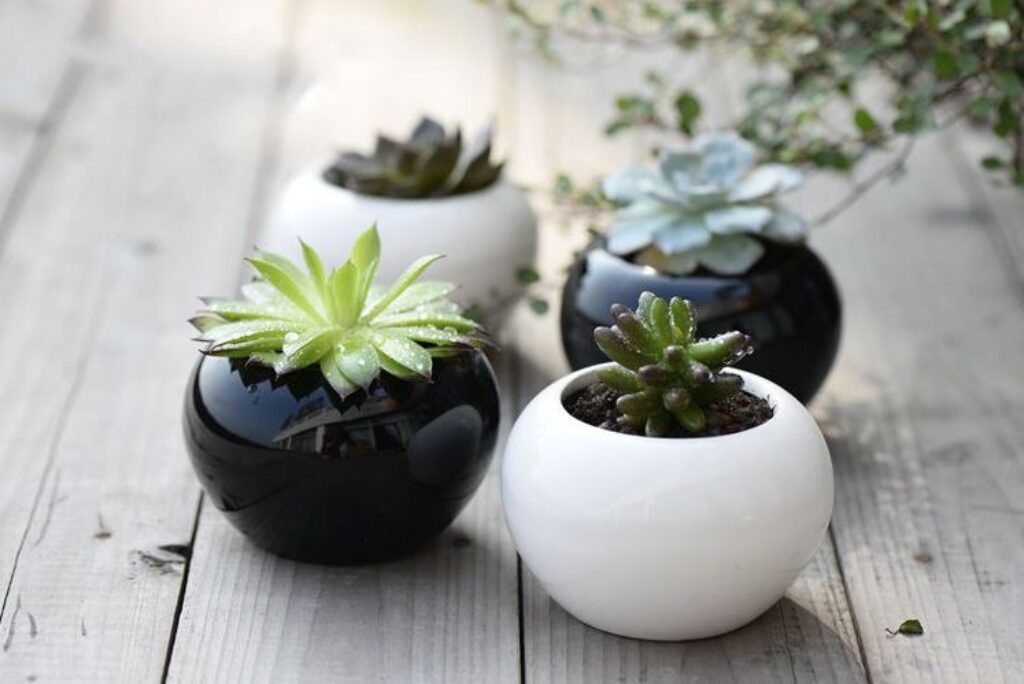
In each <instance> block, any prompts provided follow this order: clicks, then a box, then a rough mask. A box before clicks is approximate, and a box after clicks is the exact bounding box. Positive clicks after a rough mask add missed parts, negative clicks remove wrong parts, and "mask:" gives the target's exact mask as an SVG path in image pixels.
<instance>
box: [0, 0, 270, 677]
mask: <svg viewBox="0 0 1024 684" xmlns="http://www.w3.org/2000/svg"><path fill="white" fill-rule="evenodd" d="M281 15H282V3H261V4H259V5H253V4H251V3H247V2H242V1H236V2H225V3H219V5H218V9H217V21H211V20H210V16H209V11H208V6H207V4H206V3H202V2H178V3H173V4H169V3H162V2H155V1H153V2H144V1H136V0H132V1H131V2H128V1H124V2H116V3H110V4H109V6H108V7H107V8H106V11H105V13H104V16H103V17H102V20H101V21H97V22H96V24H95V25H94V26H93V29H92V30H93V32H92V33H90V35H88V36H87V37H86V38H87V40H88V41H89V42H90V43H91V44H92V45H93V46H94V48H95V49H96V50H97V51H102V52H105V53H106V55H107V56H108V57H110V59H106V60H99V61H97V62H96V63H94V64H92V65H90V66H89V67H87V68H86V70H85V72H84V73H83V75H82V82H81V85H80V87H79V88H78V90H77V92H76V94H75V98H74V100H73V101H72V102H71V103H70V104H69V109H68V113H67V117H66V120H65V123H64V125H63V126H61V127H60V129H59V130H57V131H55V133H54V139H53V142H52V145H51V146H50V148H49V150H48V154H47V155H46V157H45V159H43V160H42V163H41V166H40V168H39V173H38V176H37V179H36V182H35V183H34V184H32V186H31V188H29V190H28V193H27V195H26V197H25V199H24V203H23V206H22V208H21V211H20V212H19V214H18V216H17V220H16V221H15V223H14V224H13V225H12V227H11V234H10V238H9V240H8V243H7V246H6V249H5V251H4V253H3V257H2V261H0V297H2V300H3V302H4V310H5V323H4V326H3V328H2V330H0V354H2V355H3V358H5V359H7V361H8V362H7V363H5V364H3V366H2V368H0V392H3V394H4V396H6V397H10V398H12V401H11V402H10V405H9V406H8V407H7V409H6V410H5V411H4V412H3V413H2V414H0V454H2V455H3V467H4V472H5V473H8V474H9V475H10V476H9V477H6V478H3V479H2V480H0V549H2V563H3V566H2V568H0V573H2V576H3V578H4V588H5V589H6V590H7V592H6V600H5V603H6V606H5V610H3V615H2V619H0V641H2V643H3V646H2V650H0V670H2V671H3V673H4V679H6V680H11V681H15V680H18V681H24V680H26V679H27V680H29V681H32V680H35V679H40V680H56V681H75V680H77V681H81V680H96V681H145V680H155V679H159V678H160V676H161V674H162V671H163V667H164V661H165V657H166V649H167V644H168V639H169V637H170V635H171V624H172V620H173V617H174V613H175V609H176V606H177V601H178V596H179V589H180V584H181V575H182V565H183V560H184V559H183V558H182V555H181V554H182V553H187V550H185V551H183V550H182V549H181V548H180V547H181V545H187V544H188V542H189V539H190V535H191V532H192V527H193V524H194V520H195V515H196V503H197V497H198V487H197V486H196V484H195V478H194V475H193V474H192V473H191V472H190V468H189V465H188V462H187V459H186V458H185V455H184V453H183V450H182V448H181V441H180V411H181V400H182V391H183V387H184V383H185V379H186V377H187V373H188V371H189V367H190V366H191V364H192V363H193V362H194V359H195V350H194V348H193V346H192V345H191V344H190V343H188V342H187V337H188V334H189V333H188V328H187V326H186V324H185V323H184V321H185V319H186V317H187V316H188V315H189V313H190V312H191V311H192V310H193V308H194V300H193V299H192V294H193V293H202V292H204V291H205V292H211V291H223V289H225V288H227V287H230V286H231V285H232V283H233V281H234V279H235V273H236V267H235V264H236V263H237V259H238V256H239V254H240V252H241V249H242V245H243V244H244V237H243V232H244V226H245V222H246V217H247V214H248V212H249V204H250V195H251V191H252V187H253V184H254V176H255V171H254V169H255V168H256V166H257V161H258V158H259V152H260V147H261V144H262V139H263V125H264V121H263V120H264V114H265V112H266V111H267V109H268V101H269V98H270V94H271V90H272V82H271V81H272V74H273V65H274V62H275V59H276V54H277V50H276V49H277V47H278V45H279V42H280V39H281V35H280V26H281V21H280V19H281ZM99 56H101V57H102V55H99ZM19 541H20V546H19Z"/></svg>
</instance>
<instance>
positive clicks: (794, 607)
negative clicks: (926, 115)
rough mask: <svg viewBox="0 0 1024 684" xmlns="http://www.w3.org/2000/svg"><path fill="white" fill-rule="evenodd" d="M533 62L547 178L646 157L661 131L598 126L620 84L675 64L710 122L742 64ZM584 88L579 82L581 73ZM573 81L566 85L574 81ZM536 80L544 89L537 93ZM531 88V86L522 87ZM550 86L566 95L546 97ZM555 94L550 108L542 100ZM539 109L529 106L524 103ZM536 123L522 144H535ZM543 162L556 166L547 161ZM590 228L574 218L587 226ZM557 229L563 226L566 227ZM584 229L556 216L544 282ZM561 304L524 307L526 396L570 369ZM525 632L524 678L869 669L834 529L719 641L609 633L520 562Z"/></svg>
mask: <svg viewBox="0 0 1024 684" xmlns="http://www.w3.org/2000/svg"><path fill="white" fill-rule="evenodd" d="M510 54H511V55H512V58H514V59H518V60H520V61H521V62H524V65H523V66H522V67H521V69H520V71H518V72H517V73H518V76H517V78H518V81H517V88H518V89H519V92H520V95H519V102H520V109H521V110H522V109H526V110H527V114H526V116H528V117H529V120H530V121H531V122H532V123H531V129H533V128H534V127H536V126H537V125H539V123H538V122H545V123H544V125H545V126H546V127H547V128H545V129H542V130H547V131H548V133H547V135H548V137H549V138H550V140H551V141H553V143H552V144H553V149H548V150H547V151H546V152H545V154H546V157H545V158H544V159H543V160H539V161H537V160H535V161H534V171H533V172H534V173H535V174H536V177H538V178H545V177H546V178H548V179H550V178H551V176H552V175H553V173H554V172H555V171H557V170H559V169H560V168H569V169H572V170H573V172H574V175H576V176H577V177H582V178H586V176H587V174H593V175H600V174H603V173H607V172H608V171H609V170H611V169H614V168H617V167H619V166H621V165H623V164H626V163H629V162H637V161H642V160H643V159H644V157H645V156H646V154H647V149H648V146H649V145H650V144H651V142H653V140H654V137H652V136H651V135H649V134H645V135H640V136H633V137H632V138H631V144H630V145H627V141H629V140H630V138H626V139H624V140H620V141H617V142H608V141H603V140H602V139H601V138H600V131H601V129H602V126H603V124H604V123H605V122H606V120H607V118H608V117H609V116H610V114H611V111H610V107H609V105H610V103H611V101H612V96H613V94H614V93H616V92H622V91H629V90H635V89H636V88H637V84H638V83H639V82H640V79H641V78H642V74H643V72H644V70H645V69H646V68H648V67H650V66H658V67H666V66H667V67H668V69H667V70H668V72H669V73H670V74H672V75H673V77H674V78H676V79H678V81H679V82H680V83H682V84H686V85H690V84H693V85H695V86H696V87H697V88H698V89H700V90H702V91H703V92H704V93H705V95H706V96H707V100H706V103H707V114H706V117H707V121H709V122H712V123H713V122H716V121H728V120H729V119H730V118H731V111H732V104H731V103H730V102H729V101H728V99H727V98H726V97H725V96H724V93H723V92H722V91H721V89H718V90H715V89H709V88H708V87H707V85H706V83H707V74H708V73H711V74H714V75H715V78H714V79H712V80H713V81H714V82H716V83H717V82H719V80H721V79H725V80H726V81H727V82H730V83H732V85H733V86H734V89H736V90H739V89H740V84H739V81H738V79H739V76H738V75H737V73H736V71H735V70H734V69H733V68H732V67H731V66H730V65H728V64H726V63H725V62H724V61H723V60H721V59H720V58H719V57H718V56H716V55H712V54H703V55H697V56H696V57H692V58H684V59H680V58H679V57H678V55H676V57H675V60H674V61H673V60H672V59H670V58H669V56H667V55H664V54H660V53H654V54H647V55H642V56H640V57H638V58H633V59H629V60H623V61H620V62H617V63H615V64H613V65H611V66H607V67H605V69H604V70H602V71H598V72H597V73H589V74H587V73H583V72H582V71H581V72H572V71H570V72H568V73H565V74H560V73H558V72H550V71H547V72H543V71H542V72H539V73H542V74H543V79H544V80H543V81H541V82H540V83H537V82H536V79H537V78H538V70H537V67H536V66H535V65H532V64H531V58H528V57H526V58H524V57H522V56H520V55H518V54H517V53H510ZM581 79H585V80H583V81H582V82H583V83H585V84H586V86H587V87H585V88H584V87H579V83H578V82H579V81H580V80H581ZM567 83H568V85H567ZM573 84H576V86H577V87H573ZM534 89H537V90H538V92H537V93H535V92H534ZM524 93H525V95H524ZM543 93H549V94H550V93H558V97H557V98H553V97H552V98H549V99H544V98H543V95H542V94H543ZM552 101H556V102H558V105H557V106H556V107H555V112H556V114H555V115H554V116H552V114H550V113H549V112H548V110H547V107H546V106H545V103H547V102H552ZM528 102H536V103H541V104H539V105H535V107H536V109H537V110H539V111H532V112H531V111H530V110H529V108H528V107H527V106H526V104H525V103H528ZM529 140H530V135H529V132H526V133H524V134H523V138H522V142H523V144H524V145H527V144H529ZM545 164H546V165H547V166H546V167H545ZM580 227H581V226H576V228H577V229H578V228H580ZM559 228H562V229H561V230H560V229H559ZM584 242H585V238H584V237H583V236H582V235H581V232H580V231H579V230H576V231H573V230H568V231H567V230H565V229H564V227H561V226H558V225H557V223H556V220H555V219H552V220H549V222H548V225H547V226H546V229H545V230H544V231H542V241H541V257H540V261H541V271H542V274H543V275H544V278H545V280H546V281H549V282H552V283H557V284H558V285H559V286H560V285H561V283H562V282H563V281H564V276H563V270H564V268H565V267H566V266H567V264H568V259H569V257H568V255H570V254H572V252H573V250H574V249H578V248H579V247H580V246H582V244H584ZM551 295H552V304H553V307H552V311H551V312H549V313H548V314H547V315H546V316H545V317H538V316H536V315H534V314H532V313H531V312H529V311H520V312H518V315H519V317H518V319H517V321H516V325H515V329H516V330H517V332H518V338H517V340H518V342H517V352H518V354H519V356H520V359H519V365H520V379H519V397H520V403H521V406H524V405H525V403H526V402H528V401H529V399H530V398H531V397H532V396H533V395H534V394H535V393H536V392H537V391H539V390H540V389H541V388H542V387H543V386H544V385H546V384H547V383H548V382H550V381H552V380H554V379H555V378H556V377H558V376H560V375H562V374H563V373H565V372H567V370H568V368H567V365H566V362H565V360H564V358H563V355H562V352H561V349H560V344H559V342H558V339H559V338H558V330H557V321H558V305H559V302H558V301H557V300H558V297H559V295H560V291H559V290H557V289H555V290H554V291H553V292H551ZM523 594H524V597H523V606H524V614H523V621H524V624H523V631H524V648H525V651H524V654H525V673H524V677H525V679H526V680H527V681H531V682H533V681H540V682H547V681H553V682H561V681H572V682H591V681H610V680H615V681H665V682H670V681H671V682H676V681H715V682H717V681H787V682H788V681H793V680H799V681H858V680H863V679H864V678H865V675H864V671H863V667H862V666H861V664H860V655H859V646H858V644H857V636H856V633H855V630H854V627H853V622H852V617H851V615H850V611H849V606H848V603H847V600H846V595H845V590H844V587H843V582H842V577H841V575H840V573H839V569H838V567H837V565H836V560H835V553H834V549H833V547H832V544H831V540H830V539H826V541H825V543H824V544H823V545H822V548H821V550H820V551H819V553H818V554H817V556H816V557H815V560H814V562H813V563H812V565H811V566H810V567H808V569H807V570H806V571H805V572H804V573H803V574H802V575H801V576H800V578H799V579H798V580H797V582H796V584H795V585H794V586H793V587H792V589H791V590H790V591H789V593H788V594H787V597H786V598H785V599H783V601H781V602H780V603H779V604H778V605H776V606H775V607H774V608H773V609H772V610H771V611H769V612H768V613H767V614H766V615H764V616H763V617H761V618H760V619H759V620H758V621H756V622H755V623H754V624H753V625H750V626H749V627H747V628H744V629H742V630H739V631H737V632H734V633H732V634H729V635H726V636H724V637H720V638H717V639H712V640H707V641H701V642H692V643H680V644H660V643H655V642H642V641H636V640H630V639H624V638H621V637H616V636H612V635H609V634H605V633H603V632H600V631H597V630H595V629H592V628H590V627H588V626H585V625H583V624H582V623H580V622H578V621H576V620H575V619H574V618H572V617H570V616H569V615H568V614H566V613H565V611H564V610H562V608H561V607H559V606H558V605H557V604H556V603H554V602H553V601H552V600H551V599H550V598H549V597H548V596H547V594H546V593H545V592H544V590H543V589H542V588H541V587H540V585H539V584H538V583H537V581H536V580H535V579H534V578H533V576H532V575H531V574H530V572H529V570H528V569H526V568H524V569H523Z"/></svg>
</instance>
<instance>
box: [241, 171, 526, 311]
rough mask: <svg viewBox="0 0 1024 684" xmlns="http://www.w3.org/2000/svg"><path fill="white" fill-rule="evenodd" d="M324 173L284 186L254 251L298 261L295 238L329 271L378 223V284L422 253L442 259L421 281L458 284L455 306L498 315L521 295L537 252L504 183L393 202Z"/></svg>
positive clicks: (518, 198) (512, 191)
mask: <svg viewBox="0 0 1024 684" xmlns="http://www.w3.org/2000/svg"><path fill="white" fill-rule="evenodd" d="M322 168H323V166H318V167H316V168H315V170H311V171H308V172H306V173H303V174H302V175H300V176H297V177H296V178H294V179H293V180H292V181H291V182H290V183H289V184H288V185H287V187H286V188H285V190H284V193H283V194H282V196H281V198H280V200H279V201H278V203H277V205H276V206H275V207H274V210H273V212H272V214H271V219H270V221H269V222H268V223H267V225H266V227H265V229H264V231H263V234H262V236H261V237H260V240H259V242H258V245H259V247H260V248H262V249H265V250H268V251H271V252H277V253H279V254H284V255H285V256H288V257H289V258H292V259H301V250H300V248H299V244H298V240H297V239H296V238H297V237H301V238H302V239H303V240H305V241H306V242H307V243H309V244H310V245H312V246H313V247H314V248H316V249H317V250H318V251H319V252H320V253H321V254H322V255H323V257H324V260H325V262H327V265H328V267H331V266H335V265H337V264H338V263H339V262H340V261H341V260H343V259H345V258H346V257H347V256H348V253H349V250H350V249H351V247H352V244H353V243H354V242H355V239H356V237H358V236H359V234H360V233H361V232H362V231H363V230H364V229H366V227H367V226H369V225H370V224H371V223H374V222H376V223H377V229H378V231H379V232H380V236H381V242H382V244H383V250H382V259H381V264H380V269H379V271H378V277H379V278H380V279H381V280H382V281H383V282H388V281H391V280H394V279H395V278H397V277H398V276H399V275H401V273H402V272H403V271H404V270H405V269H406V268H407V267H408V266H409V265H410V264H411V263H412V262H413V261H415V260H416V259H418V258H419V257H421V256H423V255H425V254H444V255H445V258H444V259H442V260H440V261H438V262H437V263H436V264H434V265H433V266H431V267H430V269H429V270H428V272H427V276H426V277H427V278H430V279H436V280H447V281H450V282H453V283H458V284H459V285H460V289H459V290H458V291H457V292H456V293H455V295H454V298H455V299H457V300H459V301H460V302H461V303H463V304H465V305H471V304H478V305H480V306H482V307H483V308H484V309H485V310H487V311H492V310H499V311H504V310H506V309H507V308H508V305H509V304H511V303H512V301H514V299H515V296H516V295H517V294H518V293H519V290H520V285H519V284H518V282H517V280H516V270H517V269H518V268H519V267H521V266H528V265H531V264H532V263H533V259H534V254H535V252H536V248H537V220H536V217H535V216H534V214H533V211H532V210H531V209H530V205H529V202H527V200H526V196H525V195H524V194H523V192H522V191H521V190H519V189H518V188H517V187H515V186H514V185H512V184H510V183H508V182H507V181H505V180H503V179H502V180H499V181H498V182H497V183H495V184H494V185H492V186H490V187H489V188H486V189H484V190H481V191H479V192H474V193H469V194H465V195H456V196H454V197H442V198H430V199H392V198H387V197H372V196H369V195H359V194H356V193H354V192H352V191H350V190H346V189H344V188H340V187H338V186H336V185H333V184H331V183H328V182H327V181H325V180H324V179H323V176H322V174H321V169H322ZM496 318H497V319H500V318H501V315H500V313H499V315H498V316H497V317H496Z"/></svg>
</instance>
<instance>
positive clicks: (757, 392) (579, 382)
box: [537, 362, 806, 448]
mask: <svg viewBox="0 0 1024 684" xmlns="http://www.w3.org/2000/svg"><path fill="white" fill-rule="evenodd" d="M614 365H616V364H615V363H614V362H607V363H599V364H596V365H593V366H587V367H586V368H581V369H579V370H577V371H573V372H572V373H569V374H568V375H564V376H562V377H561V378H559V379H558V380H555V381H554V382H553V383H551V384H550V385H548V387H547V388H546V389H545V390H542V393H543V394H548V393H549V392H550V394H551V395H553V396H554V398H555V399H556V400H557V402H558V410H560V411H561V416H562V417H564V418H568V419H570V420H571V421H572V422H573V426H574V427H578V428H579V429H583V430H584V431H585V432H587V433H588V434H589V435H590V436H597V435H598V434H600V435H601V436H603V437H605V438H607V439H611V440H619V441H621V442H623V444H624V445H626V446H628V445H633V446H634V447H641V448H642V447H643V446H644V445H649V446H650V447H652V448H653V447H654V446H655V445H662V444H666V443H668V444H674V445H681V444H694V445H696V444H702V445H704V444H709V443H712V442H715V443H720V442H722V441H724V440H732V441H734V442H738V441H739V440H740V439H741V438H746V439H750V438H756V437H757V436H758V435H759V434H760V433H763V432H765V431H767V430H770V429H772V426H773V425H777V424H779V423H783V422H787V421H790V420H792V419H793V418H795V417H796V416H795V415H794V413H795V412H796V411H797V410H800V411H804V412H806V409H804V407H803V405H802V404H800V402H799V401H797V399H796V398H795V397H793V395H791V394H790V393H789V392H787V391H786V390H785V389H783V388H782V387H780V386H779V385H776V384H775V383H774V382H772V381H770V380H768V379H766V378H763V377H761V376H760V375H757V374H756V373H751V372H749V371H745V370H741V369H739V368H733V367H731V366H729V367H726V368H725V369H724V370H726V371H728V372H730V373H734V374H736V375H739V376H740V377H741V378H743V390H744V391H746V392H749V393H750V394H753V395H754V396H756V397H759V398H761V399H764V400H765V401H767V402H768V405H769V406H770V407H771V409H772V416H771V418H769V419H768V420H766V421H765V422H763V423H761V424H760V425H757V426H755V427H752V428H748V429H746V430H742V431H740V432H733V433H730V434H727V435H705V436H700V437H647V436H646V435H628V434H624V433H621V432H612V431H611V430H604V429H602V428H599V427H597V426H596V425H590V424H589V423H586V422H584V421H582V420H580V419H579V418H577V417H575V416H574V415H572V414H571V413H569V411H568V409H566V408H565V403H564V401H565V398H566V397H567V396H568V395H570V394H572V393H573V392H576V391H578V390H580V389H583V388H584V387H586V386H588V385H590V384H592V383H593V382H595V381H596V380H597V377H596V374H597V371H598V370H600V369H602V368H609V367H612V366H614ZM537 396H538V397H539V396H540V394H538V395H537Z"/></svg>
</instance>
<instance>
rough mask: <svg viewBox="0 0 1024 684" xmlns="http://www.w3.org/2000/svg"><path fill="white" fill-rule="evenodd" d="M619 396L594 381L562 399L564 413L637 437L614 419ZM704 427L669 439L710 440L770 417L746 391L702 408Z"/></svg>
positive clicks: (762, 403)
mask: <svg viewBox="0 0 1024 684" xmlns="http://www.w3.org/2000/svg"><path fill="white" fill-rule="evenodd" d="M618 398H619V393H618V392H616V391H615V390H613V389H611V388H610V387H608V385H606V384H604V383H603V382H595V383H593V384H592V385H588V386H586V387H584V388H583V389H581V390H579V391H578V392H576V393H574V394H572V395H571V396H569V397H568V398H567V399H566V400H565V410H566V411H568V412H569V413H570V414H571V415H572V416H573V417H575V418H577V419H579V420H582V421H583V422H584V423H587V424H589V425H594V426H595V427H599V428H601V429H603V430H610V431H612V432H621V433H624V434H628V435H633V434H638V433H637V431H636V430H634V429H633V428H631V427H629V426H623V425H620V424H619V422H618V420H617V419H618V417H619V416H621V415H622V414H621V413H619V409H617V408H616V407H615V400H616V399H618ZM705 412H706V413H707V417H708V427H707V428H706V429H705V430H704V431H703V432H697V433H689V432H683V431H682V430H680V431H679V434H676V435H672V436H673V437H714V436H716V435H728V434H732V433H734V432H742V431H744V430H749V429H750V428H753V427H757V426H758V425H760V424H761V423H764V422H766V421H767V420H768V419H769V418H771V417H772V414H773V411H772V407H771V406H770V405H769V404H768V402H767V401H765V400H764V399H762V398H761V397H755V396H754V395H753V394H749V393H747V392H737V393H736V394H734V395H732V396H731V397H729V398H728V399H725V400H723V401H720V402H717V403H714V404H712V405H711V406H709V407H708V408H707V409H705Z"/></svg>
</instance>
